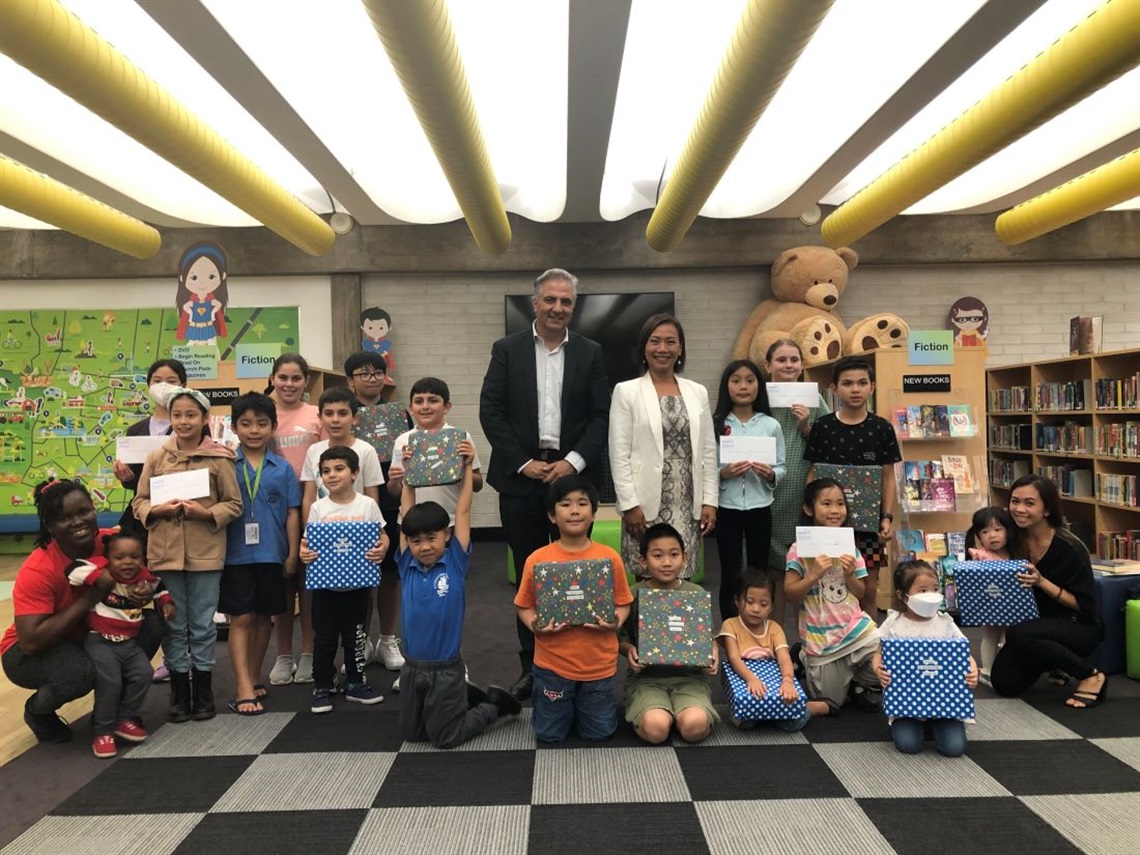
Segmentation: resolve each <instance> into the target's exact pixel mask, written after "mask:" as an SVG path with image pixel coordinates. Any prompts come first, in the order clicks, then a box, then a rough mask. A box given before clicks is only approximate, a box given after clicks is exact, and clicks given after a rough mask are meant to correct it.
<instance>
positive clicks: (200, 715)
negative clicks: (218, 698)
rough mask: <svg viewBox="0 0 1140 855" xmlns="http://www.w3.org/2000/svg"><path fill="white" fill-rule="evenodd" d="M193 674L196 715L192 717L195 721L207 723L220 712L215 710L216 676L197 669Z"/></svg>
mask: <svg viewBox="0 0 1140 855" xmlns="http://www.w3.org/2000/svg"><path fill="white" fill-rule="evenodd" d="M193 674H194V715H193V716H192V717H193V719H194V721H205V720H206V719H210V718H213V717H214V716H215V715H217V714H218V711H217V710H216V709H214V688H213V678H214V675H213V673H212V672H210V671H199V670H198V669H197V668H195V669H194V671H193Z"/></svg>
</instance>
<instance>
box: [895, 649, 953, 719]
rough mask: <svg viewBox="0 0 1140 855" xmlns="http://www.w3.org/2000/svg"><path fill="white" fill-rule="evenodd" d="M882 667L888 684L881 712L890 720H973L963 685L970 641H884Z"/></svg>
mask: <svg viewBox="0 0 1140 855" xmlns="http://www.w3.org/2000/svg"><path fill="white" fill-rule="evenodd" d="M881 643H882V645H883V647H882V650H883V667H884V668H886V669H887V670H888V671H890V672H891V682H890V684H889V685H888V686H887V688H886V689H884V690H883V712H884V713H886V714H887V715H888V716H890V717H891V718H921V719H929V718H954V719H962V720H966V719H973V718H974V690H973V689H971V688H970V687H969V686H967V685H966V674H967V673H968V672H969V670H970V642H969V641H968V640H967V639H965V638H884V639H883V640H882V642H881Z"/></svg>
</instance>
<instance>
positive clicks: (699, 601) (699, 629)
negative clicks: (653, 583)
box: [637, 588, 713, 668]
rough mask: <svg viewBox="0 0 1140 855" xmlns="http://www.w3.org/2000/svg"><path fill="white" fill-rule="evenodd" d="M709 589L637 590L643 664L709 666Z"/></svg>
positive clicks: (710, 641) (680, 666) (710, 602)
mask: <svg viewBox="0 0 1140 855" xmlns="http://www.w3.org/2000/svg"><path fill="white" fill-rule="evenodd" d="M712 637H713V625H712V598H711V597H710V596H709V592H708V591H658V590H654V589H652V588H640V589H639V590H638V592H637V658H638V659H639V660H640V662H641V664H642V665H673V666H675V667H677V668H707V667H708V666H709V664H710V662H711V659H712Z"/></svg>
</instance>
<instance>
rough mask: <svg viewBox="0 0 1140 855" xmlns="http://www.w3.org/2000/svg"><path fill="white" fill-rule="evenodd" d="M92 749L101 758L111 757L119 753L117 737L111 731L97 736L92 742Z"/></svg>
mask: <svg viewBox="0 0 1140 855" xmlns="http://www.w3.org/2000/svg"><path fill="white" fill-rule="evenodd" d="M91 751H92V752H93V753H94V754H95V756H96V757H98V758H100V759H101V760H107V759H110V758H111V757H114V756H115V755H116V754H118V753H119V752H118V749H116V748H115V737H113V736H111V734H109V733H104V734H103V735H102V736H96V737H95V741H94V742H92V743H91Z"/></svg>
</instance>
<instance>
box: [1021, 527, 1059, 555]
mask: <svg viewBox="0 0 1140 855" xmlns="http://www.w3.org/2000/svg"><path fill="white" fill-rule="evenodd" d="M1052 545H1053V529H1049V537H1048V538H1047V539H1046V541H1045V545H1044V546H1043V547H1042V548H1041V549H1040V550H1037V549H1034V545H1033V544H1026V548H1027V551H1028V552H1029V560H1030V562H1032V563H1033V564H1037V562H1039V561H1040V560H1041V559H1042V558H1044V557H1045V553H1046V552H1048V551H1049V547H1050V546H1052ZM1034 553H1036V554H1034Z"/></svg>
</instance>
